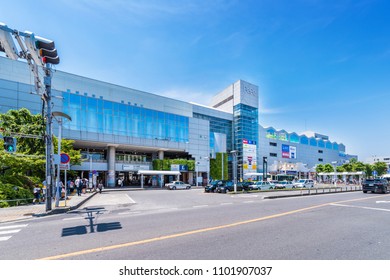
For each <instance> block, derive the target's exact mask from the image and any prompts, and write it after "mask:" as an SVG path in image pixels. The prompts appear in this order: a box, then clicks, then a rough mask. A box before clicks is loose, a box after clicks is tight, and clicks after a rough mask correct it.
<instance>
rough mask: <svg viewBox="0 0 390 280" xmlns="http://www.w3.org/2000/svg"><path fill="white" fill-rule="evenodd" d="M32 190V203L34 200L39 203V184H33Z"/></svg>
mask: <svg viewBox="0 0 390 280" xmlns="http://www.w3.org/2000/svg"><path fill="white" fill-rule="evenodd" d="M33 192H34V200H33V204H35V202H38V204H39V203H40V200H41V188H40V187H39V186H35V187H34V191H33Z"/></svg>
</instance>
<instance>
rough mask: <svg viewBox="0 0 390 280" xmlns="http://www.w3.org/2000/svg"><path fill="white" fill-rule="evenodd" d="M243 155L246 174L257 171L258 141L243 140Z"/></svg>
mask: <svg viewBox="0 0 390 280" xmlns="http://www.w3.org/2000/svg"><path fill="white" fill-rule="evenodd" d="M242 154H243V161H244V162H243V171H244V174H245V173H248V172H256V171H257V146H256V141H252V140H247V139H243V140H242Z"/></svg>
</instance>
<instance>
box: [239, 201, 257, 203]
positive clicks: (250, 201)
mask: <svg viewBox="0 0 390 280" xmlns="http://www.w3.org/2000/svg"><path fill="white" fill-rule="evenodd" d="M254 202H255V201H253V200H248V201H243V202H242V203H254Z"/></svg>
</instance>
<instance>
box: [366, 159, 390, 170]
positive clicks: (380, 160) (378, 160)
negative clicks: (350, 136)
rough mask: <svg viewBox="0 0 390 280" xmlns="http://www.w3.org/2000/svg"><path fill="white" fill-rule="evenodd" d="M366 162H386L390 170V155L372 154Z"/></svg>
mask: <svg viewBox="0 0 390 280" xmlns="http://www.w3.org/2000/svg"><path fill="white" fill-rule="evenodd" d="M364 162H365V163H369V164H374V163H376V162H385V163H386V164H387V168H388V170H389V171H390V156H388V157H383V156H372V157H370V158H367V159H366V160H365V161H364Z"/></svg>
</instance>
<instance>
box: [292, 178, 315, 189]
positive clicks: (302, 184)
mask: <svg viewBox="0 0 390 280" xmlns="http://www.w3.org/2000/svg"><path fill="white" fill-rule="evenodd" d="M312 187H314V181H313V180H311V179H300V180H298V181H297V182H295V183H294V184H293V188H312Z"/></svg>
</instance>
